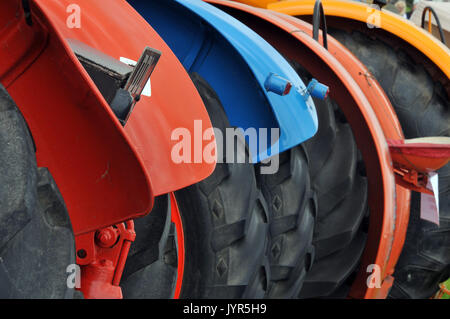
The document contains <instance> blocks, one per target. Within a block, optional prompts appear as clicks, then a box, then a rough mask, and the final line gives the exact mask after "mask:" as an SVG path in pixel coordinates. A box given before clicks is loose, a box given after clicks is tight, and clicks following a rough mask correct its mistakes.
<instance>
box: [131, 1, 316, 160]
mask: <svg viewBox="0 0 450 319" xmlns="http://www.w3.org/2000/svg"><path fill="white" fill-rule="evenodd" d="M129 2H130V4H132V5H133V6H134V7H135V8H136V9H137V10H138V11H139V12H140V13H141V14H142V15H143V16H144V17H145V18H146V19H147V21H149V23H150V24H151V25H152V27H153V28H155V30H157V31H158V33H159V34H160V35H161V36H162V37H163V39H164V40H165V41H166V42H167V43H168V44H169V46H170V47H171V49H172V50H173V51H174V53H175V54H176V55H177V57H178V58H179V60H180V61H181V62H182V63H183V65H184V67H185V68H186V70H188V71H189V72H197V73H199V74H201V75H202V76H203V77H204V78H205V79H206V80H207V81H208V82H209V83H210V84H211V85H212V87H213V88H214V89H215V91H216V92H217V94H218V95H219V98H220V100H221V102H222V104H223V106H224V108H225V112H226V113H227V115H228V117H229V120H230V123H231V125H233V126H236V127H240V128H242V129H244V130H247V129H249V128H255V129H257V130H258V129H269V130H270V129H271V128H279V134H280V135H279V139H278V140H272V137H270V134H268V135H267V136H268V139H267V140H266V141H264V140H262V138H261V139H260V140H259V141H258V143H257V144H259V147H256V145H253V144H252V143H250V145H249V146H250V151H251V154H252V157H253V160H254V162H257V161H261V160H264V159H266V158H268V157H269V156H272V155H275V154H277V153H279V152H283V151H284V150H287V149H290V148H292V147H294V146H296V145H298V144H300V143H301V142H303V141H305V140H307V139H309V138H311V137H312V136H313V135H314V134H315V133H316V131H317V115H316V111H315V107H314V103H313V101H312V99H311V98H310V97H306V98H305V96H304V94H305V92H306V87H305V85H304V84H303V82H302V81H301V79H300V78H299V76H298V75H297V73H296V72H295V71H294V70H293V69H292V68H291V66H290V65H289V63H288V62H287V61H286V60H285V59H284V58H283V57H282V56H281V55H280V54H279V53H278V52H277V51H276V50H275V49H274V48H273V47H271V46H270V45H269V44H268V43H267V42H266V41H265V40H263V39H262V38H261V37H259V36H258V35H257V34H256V33H254V32H253V31H251V30H250V29H249V28H247V27H246V26H245V25H244V24H242V23H240V22H239V21H237V20H236V19H234V18H232V17H231V16H229V15H227V14H225V13H224V12H222V11H220V10H218V9H216V8H214V7H213V6H211V5H209V4H207V3H204V2H202V1H200V0H183V1H167V0H155V1H139V0H132V1H129ZM272 74H276V75H278V76H279V77H281V78H284V79H286V80H288V81H289V82H290V83H291V84H292V89H291V91H290V93H289V94H287V95H278V94H276V93H273V92H269V91H268V90H267V89H266V87H265V84H266V81H267V80H268V78H269V77H270V76H271V75H272ZM268 133H270V132H268ZM267 141H269V143H267ZM267 145H270V147H267Z"/></svg>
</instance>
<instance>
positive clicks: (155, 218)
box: [120, 195, 177, 299]
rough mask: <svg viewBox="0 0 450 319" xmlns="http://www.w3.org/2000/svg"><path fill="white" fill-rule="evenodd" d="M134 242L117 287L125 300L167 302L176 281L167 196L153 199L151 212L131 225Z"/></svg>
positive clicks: (175, 255)
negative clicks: (158, 300) (134, 235)
mask: <svg viewBox="0 0 450 319" xmlns="http://www.w3.org/2000/svg"><path fill="white" fill-rule="evenodd" d="M134 227H135V231H136V234H137V236H136V240H135V241H134V242H133V244H132V245H131V248H130V252H129V254H128V258H127V262H126V265H125V269H124V272H123V275H122V280H121V282H120V286H121V287H122V292H123V296H124V298H126V299H169V298H172V297H173V295H174V290H175V283H176V277H177V252H176V244H175V243H176V241H175V235H174V231H175V226H174V224H173V223H172V222H171V207H170V199H169V196H168V195H163V196H159V197H157V198H155V204H154V206H153V209H152V211H151V212H150V213H149V214H148V215H146V216H144V217H142V218H138V219H136V220H135V221H134Z"/></svg>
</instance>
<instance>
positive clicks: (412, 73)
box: [329, 29, 450, 298]
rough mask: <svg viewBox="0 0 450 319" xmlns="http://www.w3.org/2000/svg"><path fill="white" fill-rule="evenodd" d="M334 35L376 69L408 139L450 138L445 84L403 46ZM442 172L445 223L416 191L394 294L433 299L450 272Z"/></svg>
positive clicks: (449, 200) (449, 220)
mask: <svg viewBox="0 0 450 319" xmlns="http://www.w3.org/2000/svg"><path fill="white" fill-rule="evenodd" d="M329 31H330V33H331V34H332V35H333V36H334V37H335V38H336V39H337V40H339V41H340V42H342V43H343V44H344V45H345V46H346V47H347V48H348V49H350V51H352V52H353V54H355V55H356V56H357V57H358V58H359V59H360V60H361V62H363V63H364V64H365V65H366V66H367V67H368V69H369V70H370V71H371V72H372V74H373V75H374V76H375V78H376V79H377V80H378V82H379V83H380V84H381V86H382V87H383V89H384V90H385V92H386V93H387V95H388V97H389V99H390V101H391V103H392V105H393V106H394V109H395V111H396V112H397V115H398V118H399V120H400V123H401V125H402V128H403V132H404V134H405V137H406V138H415V137H426V136H450V102H449V97H448V96H447V94H446V92H445V91H444V89H443V87H442V85H441V84H440V83H435V82H433V80H432V77H431V76H430V74H428V72H427V71H426V70H425V68H424V67H423V66H422V65H417V64H416V63H414V61H413V60H412V59H411V58H410V57H409V56H408V54H407V53H406V52H405V51H403V50H402V49H398V50H395V49H394V48H392V46H389V45H387V44H386V43H384V42H383V40H382V39H374V38H372V37H368V36H366V35H364V34H362V33H360V32H353V33H351V34H350V33H347V32H345V31H342V30H337V29H331V30H329ZM438 173H439V198H440V200H439V211H440V227H438V226H437V225H434V224H432V223H430V222H428V221H425V220H421V219H420V194H418V193H413V194H412V200H411V213H410V221H409V224H408V231H407V235H406V241H405V245H404V247H403V250H402V254H401V256H400V259H399V261H398V263H397V266H396V270H395V273H394V278H395V281H394V285H393V288H392V290H391V292H390V296H389V297H390V298H429V297H431V296H432V295H434V294H435V293H436V292H437V291H438V289H439V287H438V284H439V283H440V282H442V281H444V280H446V279H447V278H448V277H449V276H450V164H447V165H446V166H444V167H443V168H442V169H440V170H439V171H438Z"/></svg>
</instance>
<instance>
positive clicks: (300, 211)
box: [257, 146, 317, 299]
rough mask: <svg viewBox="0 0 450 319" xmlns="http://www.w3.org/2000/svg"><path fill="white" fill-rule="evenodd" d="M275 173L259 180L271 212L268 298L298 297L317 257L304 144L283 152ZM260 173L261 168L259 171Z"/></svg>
mask: <svg viewBox="0 0 450 319" xmlns="http://www.w3.org/2000/svg"><path fill="white" fill-rule="evenodd" d="M279 159H280V161H279V165H280V167H279V169H278V171H277V172H276V173H275V174H266V175H263V174H259V175H258V181H259V184H260V185H261V189H262V191H263V194H264V196H265V198H266V199H267V202H268V204H269V213H270V249H269V261H270V273H271V281H270V283H269V287H268V293H267V295H266V297H267V298H283V299H287V298H296V297H297V296H298V294H299V293H300V289H301V288H302V286H303V282H304V280H305V277H306V274H307V272H308V271H309V270H310V269H311V266H312V262H313V260H314V246H313V245H312V240H313V233H314V219H315V217H316V209H317V208H316V198H315V196H314V193H313V192H312V190H311V184H310V179H309V170H308V160H307V156H306V153H305V151H304V149H303V147H302V146H299V147H296V148H293V149H291V150H289V151H286V152H284V153H282V154H280V155H279ZM257 172H258V170H257Z"/></svg>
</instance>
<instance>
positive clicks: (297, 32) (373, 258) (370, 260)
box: [207, 0, 410, 298]
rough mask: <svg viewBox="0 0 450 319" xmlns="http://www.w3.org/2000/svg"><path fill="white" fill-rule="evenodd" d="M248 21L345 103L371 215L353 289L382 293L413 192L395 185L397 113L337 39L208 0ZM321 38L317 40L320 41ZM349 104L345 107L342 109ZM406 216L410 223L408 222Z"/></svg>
mask: <svg viewBox="0 0 450 319" xmlns="http://www.w3.org/2000/svg"><path fill="white" fill-rule="evenodd" d="M207 2H209V3H212V4H215V5H217V6H218V7H219V8H220V9H222V10H224V11H226V12H227V13H229V14H231V15H233V16H234V17H235V18H237V19H239V20H241V21H242V22H244V23H246V24H247V25H248V26H250V28H252V29H253V30H254V31H256V32H257V33H259V34H260V35H261V36H262V37H263V38H265V39H266V40H267V41H268V42H269V43H270V44H271V45H272V46H274V47H275V48H276V49H278V50H279V51H280V52H281V53H282V54H283V55H284V56H286V57H287V58H288V59H295V60H297V61H308V63H305V64H304V67H305V68H307V69H308V71H309V72H310V73H311V74H312V75H313V76H314V77H316V78H317V79H319V80H320V81H323V82H324V83H327V84H328V85H329V86H330V96H331V97H332V98H334V99H335V100H336V101H337V102H338V103H339V104H340V105H342V106H343V112H344V113H345V115H346V117H347V118H348V120H349V122H350V124H351V125H352V128H353V130H355V132H356V133H355V138H356V140H357V144H358V147H360V148H361V150H362V153H363V158H364V161H365V163H366V165H367V168H368V172H367V173H368V177H369V185H370V186H369V189H370V191H369V207H371V212H372V214H371V220H370V226H369V227H370V229H369V238H368V241H367V243H368V244H367V247H366V250H365V252H364V255H363V257H362V258H363V259H362V266H361V270H360V272H359V274H358V277H357V280H355V283H354V285H353V287H352V291H351V293H350V295H351V297H354V298H384V297H386V296H387V293H388V291H389V288H390V286H391V285H392V282H393V278H392V277H391V275H392V274H393V272H394V266H395V264H396V262H397V259H398V257H399V254H400V251H401V247H402V246H403V242H404V239H405V234H406V225H407V220H408V217H409V203H410V191H409V190H407V189H405V188H401V187H396V185H395V181H394V174H393V168H392V165H391V159H390V155H389V151H387V150H386V148H385V146H386V139H393V140H403V138H404V136H403V132H402V129H401V127H400V124H399V121H398V119H397V116H396V114H395V112H394V110H393V107H392V105H391V104H390V102H389V99H388V98H387V96H386V94H385V93H384V91H383V89H382V88H381V86H380V85H379V84H378V82H377V81H376V80H375V79H374V78H373V77H370V76H369V77H368V75H370V73H369V71H368V70H367V68H366V67H365V66H364V65H363V64H362V63H361V62H359V60H358V59H357V58H356V57H355V56H354V55H353V54H352V53H351V52H350V51H348V50H347V49H346V48H345V47H343V46H342V45H341V44H340V43H339V42H338V41H336V40H334V39H333V38H331V37H328V48H329V51H327V50H326V49H325V48H323V47H322V45H321V44H319V43H318V42H316V41H315V40H313V39H312V37H311V34H312V26H311V25H310V24H308V23H305V22H303V21H301V20H298V19H296V18H293V17H290V16H287V15H284V14H279V13H276V12H272V11H269V10H265V9H258V8H254V7H250V6H247V5H243V4H239V3H236V2H229V1H223V0H207ZM321 41H322V40H321V38H320V39H319V42H320V43H321ZM344 106H345V108H344ZM405 219H406V222H405ZM370 264H377V265H379V266H380V267H381V271H382V279H383V284H382V286H381V288H368V287H367V285H366V281H367V278H368V276H369V275H370V273H367V272H366V269H367V266H368V265H370Z"/></svg>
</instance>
